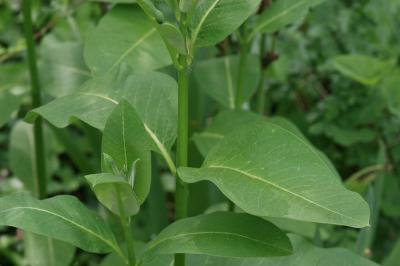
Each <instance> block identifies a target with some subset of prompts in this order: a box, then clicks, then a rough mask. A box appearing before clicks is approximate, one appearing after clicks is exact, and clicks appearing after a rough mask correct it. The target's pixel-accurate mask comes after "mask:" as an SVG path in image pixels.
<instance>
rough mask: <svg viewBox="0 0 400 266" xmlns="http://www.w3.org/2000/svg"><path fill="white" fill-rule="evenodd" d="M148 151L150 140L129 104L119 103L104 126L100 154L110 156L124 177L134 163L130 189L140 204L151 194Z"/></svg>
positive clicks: (123, 101) (124, 101) (125, 102)
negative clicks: (101, 152)
mask: <svg viewBox="0 0 400 266" xmlns="http://www.w3.org/2000/svg"><path fill="white" fill-rule="evenodd" d="M150 147H151V139H150V138H149V135H148V133H147V131H146V129H145V127H144V125H143V122H142V121H141V119H140V117H139V115H138V114H137V112H136V110H135V109H134V108H133V107H132V105H131V104H129V103H128V102H127V101H126V100H122V101H121V102H120V103H119V104H118V106H117V107H116V108H115V109H114V111H113V112H112V113H111V115H110V117H109V118H108V120H107V123H106V125H105V128H104V132H103V141H102V151H103V153H105V154H107V155H109V156H111V158H112V159H113V160H114V162H115V164H116V167H117V168H118V169H119V170H120V171H119V172H120V173H122V174H123V175H124V176H128V172H129V170H131V166H132V164H133V162H135V161H137V163H136V165H135V166H136V171H135V174H136V178H135V184H134V186H133V188H134V191H135V193H136V195H137V197H138V198H137V199H138V200H139V204H142V203H143V202H144V200H145V199H146V197H147V195H148V193H149V190H150V183H151V158H150ZM103 171H104V169H103Z"/></svg>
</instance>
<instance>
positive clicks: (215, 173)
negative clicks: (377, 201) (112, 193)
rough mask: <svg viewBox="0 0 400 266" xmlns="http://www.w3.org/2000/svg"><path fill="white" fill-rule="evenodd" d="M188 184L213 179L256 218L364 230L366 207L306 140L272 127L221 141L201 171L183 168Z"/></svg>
mask: <svg viewBox="0 0 400 266" xmlns="http://www.w3.org/2000/svg"><path fill="white" fill-rule="evenodd" d="M178 174H179V176H180V177H181V178H182V179H183V180H184V181H186V182H189V183H194V182H198V181H201V180H209V181H211V182H213V183H214V184H216V185H217V186H218V188H219V189H220V190H221V191H222V192H223V193H224V194H225V195H226V196H227V197H228V198H229V199H231V200H232V201H233V202H234V203H235V204H236V205H237V206H239V207H240V208H241V209H243V210H244V211H246V212H248V213H250V214H253V215H258V216H270V217H283V218H291V219H296V220H303V221H310V222H318V223H330V224H338V225H347V226H351V227H357V228H358V227H365V226H368V224H369V222H368V220H369V208H368V205H367V203H366V202H365V201H364V200H363V199H362V198H361V197H360V196H359V195H358V194H356V193H353V192H350V191H347V190H346V189H345V188H344V187H343V185H342V184H341V182H340V180H338V177H337V173H336V172H335V171H334V170H333V169H332V166H331V165H330V164H328V163H327V162H326V160H325V159H324V158H322V157H321V154H320V152H318V151H316V150H315V149H314V148H313V147H312V146H311V145H310V144H309V143H308V142H307V141H305V140H304V138H302V137H299V136H298V135H296V134H295V133H293V132H292V131H290V130H288V129H285V128H284V127H282V126H280V125H278V124H276V123H270V122H258V123H253V124H252V126H251V127H248V126H243V127H242V128H240V129H237V130H236V132H235V133H232V134H230V135H228V136H227V137H225V138H224V139H223V140H222V141H220V142H219V143H218V144H217V145H216V146H215V147H214V148H213V149H212V150H211V151H210V152H209V153H208V155H207V157H206V159H205V162H204V163H203V165H202V167H201V168H198V169H196V168H180V169H179V170H178Z"/></svg>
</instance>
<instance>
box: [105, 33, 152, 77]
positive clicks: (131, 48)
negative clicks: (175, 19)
mask: <svg viewBox="0 0 400 266" xmlns="http://www.w3.org/2000/svg"><path fill="white" fill-rule="evenodd" d="M155 32H156V29H155V28H151V29H150V30H149V31H147V32H146V33H145V34H143V36H142V37H140V38H139V39H138V40H137V41H136V42H134V43H133V44H132V45H131V46H130V47H129V48H128V49H127V50H126V51H125V52H124V53H122V55H121V56H120V57H119V58H118V59H117V60H116V61H115V62H114V64H112V66H111V67H110V69H109V70H108V71H111V70H113V69H114V68H115V67H116V66H118V64H119V63H121V62H122V60H124V58H125V57H127V56H128V55H129V54H130V53H131V52H132V51H133V50H134V49H135V48H136V47H138V46H139V45H140V44H141V43H143V42H144V41H145V40H146V39H147V38H149V37H150V36H151V35H153V34H154V33H155Z"/></svg>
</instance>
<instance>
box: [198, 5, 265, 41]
mask: <svg viewBox="0 0 400 266" xmlns="http://www.w3.org/2000/svg"><path fill="white" fill-rule="evenodd" d="M259 4H260V0H200V1H199V2H198V3H197V6H196V8H195V10H194V12H193V18H192V20H191V22H190V29H191V32H192V42H193V43H192V46H197V47H202V46H212V45H214V44H217V43H218V42H220V41H222V40H223V39H225V38H226V37H227V36H228V35H229V34H231V33H232V32H234V31H235V30H236V29H237V28H238V27H239V26H240V25H241V24H242V23H243V22H244V21H245V20H246V19H247V18H248V17H249V16H250V15H251V14H253V13H254V12H255V11H256V10H257V8H258V5H259Z"/></svg>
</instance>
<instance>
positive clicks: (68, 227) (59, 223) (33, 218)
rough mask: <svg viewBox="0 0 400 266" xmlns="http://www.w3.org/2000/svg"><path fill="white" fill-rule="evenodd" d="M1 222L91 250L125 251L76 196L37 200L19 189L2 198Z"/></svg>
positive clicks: (0, 208) (0, 204) (104, 251)
mask: <svg viewBox="0 0 400 266" xmlns="http://www.w3.org/2000/svg"><path fill="white" fill-rule="evenodd" d="M0 214H1V215H0V225H8V226H13V227H17V228H21V229H23V230H25V231H28V232H32V233H35V234H38V235H43V236H46V237H50V238H55V239H58V240H62V241H65V242H67V243H70V244H72V245H74V246H77V247H79V248H81V249H83V250H85V251H88V252H95V253H107V252H111V251H115V252H117V253H119V254H121V251H120V249H119V247H118V244H117V242H116V240H115V237H114V235H113V233H112V232H111V230H110V228H109V227H108V225H107V224H106V223H105V222H104V221H102V220H101V218H100V217H99V216H97V215H96V214H95V213H94V212H92V211H90V210H88V209H87V208H86V207H85V206H84V205H83V204H82V203H81V202H80V201H79V200H78V199H76V198H75V197H72V196H56V197H54V198H50V199H46V200H37V199H35V198H33V197H31V196H29V195H28V194H24V193H18V194H12V195H9V196H5V197H1V198H0Z"/></svg>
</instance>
